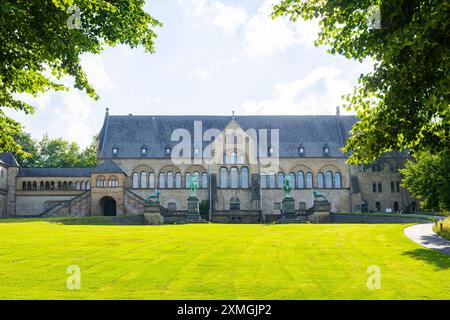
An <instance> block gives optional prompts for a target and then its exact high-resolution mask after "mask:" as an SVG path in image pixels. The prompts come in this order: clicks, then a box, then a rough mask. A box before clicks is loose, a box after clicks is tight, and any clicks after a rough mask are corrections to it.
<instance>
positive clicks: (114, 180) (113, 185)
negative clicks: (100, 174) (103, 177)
mask: <svg viewBox="0 0 450 320" xmlns="http://www.w3.org/2000/svg"><path fill="white" fill-rule="evenodd" d="M108 186H109V187H110V188H116V187H118V186H119V180H117V178H116V177H110V178H109V181H108Z"/></svg>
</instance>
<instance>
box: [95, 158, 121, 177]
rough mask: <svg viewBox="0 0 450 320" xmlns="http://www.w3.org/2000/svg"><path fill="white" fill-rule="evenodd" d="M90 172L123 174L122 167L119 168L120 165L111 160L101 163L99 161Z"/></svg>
mask: <svg viewBox="0 0 450 320" xmlns="http://www.w3.org/2000/svg"><path fill="white" fill-rule="evenodd" d="M92 173H122V174H125V172H123V170H122V169H120V167H119V166H118V165H117V164H115V163H114V161H112V160H109V159H107V160H105V161H103V162H102V163H100V164H99V165H98V166H97V167H95V168H93V170H92Z"/></svg>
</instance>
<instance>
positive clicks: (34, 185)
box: [33, 181, 67, 191]
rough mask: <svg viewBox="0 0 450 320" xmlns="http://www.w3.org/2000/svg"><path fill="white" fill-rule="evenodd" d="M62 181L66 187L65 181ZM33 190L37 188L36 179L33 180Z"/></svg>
mask: <svg viewBox="0 0 450 320" xmlns="http://www.w3.org/2000/svg"><path fill="white" fill-rule="evenodd" d="M64 183H66V187H67V182H64ZM33 190H34V191H36V190H37V182H36V181H33ZM66 190H67V188H66Z"/></svg>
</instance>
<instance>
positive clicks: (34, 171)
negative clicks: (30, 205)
mask: <svg viewBox="0 0 450 320" xmlns="http://www.w3.org/2000/svg"><path fill="white" fill-rule="evenodd" d="M93 170H94V168H22V169H20V170H19V174H18V176H19V177H90V176H91V173H92V171H93Z"/></svg>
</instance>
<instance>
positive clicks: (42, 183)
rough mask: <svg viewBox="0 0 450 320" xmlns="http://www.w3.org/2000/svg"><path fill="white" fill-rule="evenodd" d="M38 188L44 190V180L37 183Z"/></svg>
mask: <svg viewBox="0 0 450 320" xmlns="http://www.w3.org/2000/svg"><path fill="white" fill-rule="evenodd" d="M39 190H44V181H41V183H40V184H39Z"/></svg>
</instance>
